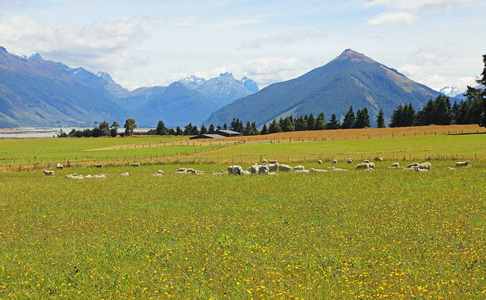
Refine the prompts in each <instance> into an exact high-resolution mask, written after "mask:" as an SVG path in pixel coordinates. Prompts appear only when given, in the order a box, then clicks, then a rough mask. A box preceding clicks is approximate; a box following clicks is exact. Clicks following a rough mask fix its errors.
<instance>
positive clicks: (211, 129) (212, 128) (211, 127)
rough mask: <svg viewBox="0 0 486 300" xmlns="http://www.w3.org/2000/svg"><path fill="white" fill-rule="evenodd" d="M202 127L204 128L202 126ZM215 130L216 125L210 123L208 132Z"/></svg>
mask: <svg viewBox="0 0 486 300" xmlns="http://www.w3.org/2000/svg"><path fill="white" fill-rule="evenodd" d="M201 129H202V128H201ZM214 132H215V130H214V125H213V124H210V125H209V128H208V133H214Z"/></svg>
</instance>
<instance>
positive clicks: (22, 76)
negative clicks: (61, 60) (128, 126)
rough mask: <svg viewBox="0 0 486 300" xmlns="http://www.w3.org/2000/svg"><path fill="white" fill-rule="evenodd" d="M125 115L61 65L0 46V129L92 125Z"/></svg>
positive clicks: (107, 99) (119, 119)
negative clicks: (25, 57) (14, 53)
mask: <svg viewBox="0 0 486 300" xmlns="http://www.w3.org/2000/svg"><path fill="white" fill-rule="evenodd" d="M126 116H127V112H126V111H125V110H123V109H121V108H120V107H119V106H118V105H117V104H116V103H115V102H113V101H111V100H110V99H109V98H107V97H105V96H103V95H102V94H101V93H99V92H98V91H96V90H95V89H94V88H92V87H90V86H88V85H86V84H83V83H81V82H79V81H76V80H74V79H73V78H72V77H71V76H70V75H69V74H68V73H67V72H66V71H65V70H64V69H63V68H62V67H61V66H59V65H57V64H55V63H53V62H49V61H46V60H43V59H42V58H41V57H40V56H36V57H32V58H30V59H24V58H20V57H18V56H15V55H12V54H9V53H8V52H7V50H6V49H5V48H3V47H0V127H18V126H92V125H93V122H94V121H102V120H108V121H113V120H118V121H119V122H121V121H122V120H124V118H126Z"/></svg>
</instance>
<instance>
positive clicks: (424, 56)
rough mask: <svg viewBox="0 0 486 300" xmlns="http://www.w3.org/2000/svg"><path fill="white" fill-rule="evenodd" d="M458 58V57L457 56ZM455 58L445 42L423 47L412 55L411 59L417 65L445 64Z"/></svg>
mask: <svg viewBox="0 0 486 300" xmlns="http://www.w3.org/2000/svg"><path fill="white" fill-rule="evenodd" d="M456 59H457V58H456ZM452 60H454V58H453V57H452V56H451V55H450V54H449V53H448V52H447V47H446V45H445V44H437V45H430V46H426V47H422V48H420V49H419V50H417V51H416V53H415V54H413V55H412V57H411V58H410V61H411V62H412V63H413V64H416V65H434V66H437V65H445V64H447V62H448V61H452Z"/></svg>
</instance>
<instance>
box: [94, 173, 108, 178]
mask: <svg viewBox="0 0 486 300" xmlns="http://www.w3.org/2000/svg"><path fill="white" fill-rule="evenodd" d="M93 178H106V175H105V174H98V175H95V176H93Z"/></svg>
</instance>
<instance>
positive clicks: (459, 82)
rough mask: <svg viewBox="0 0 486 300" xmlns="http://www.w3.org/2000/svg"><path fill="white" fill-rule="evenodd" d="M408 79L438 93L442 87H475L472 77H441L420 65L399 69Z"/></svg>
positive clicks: (408, 65)
mask: <svg viewBox="0 0 486 300" xmlns="http://www.w3.org/2000/svg"><path fill="white" fill-rule="evenodd" d="M399 72H400V73H403V74H404V75H405V76H407V77H408V78H410V79H412V80H414V81H416V82H418V83H421V84H425V85H426V86H428V87H430V88H432V89H434V90H436V91H439V90H440V89H442V88H443V87H446V86H453V87H458V88H459V89H466V86H468V85H469V86H475V85H476V84H475V77H474V76H463V77H460V76H442V75H439V74H437V73H434V72H433V71H432V70H430V69H429V68H426V67H424V66H420V65H414V64H407V65H404V66H403V67H401V68H400V69H399Z"/></svg>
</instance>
